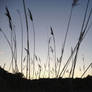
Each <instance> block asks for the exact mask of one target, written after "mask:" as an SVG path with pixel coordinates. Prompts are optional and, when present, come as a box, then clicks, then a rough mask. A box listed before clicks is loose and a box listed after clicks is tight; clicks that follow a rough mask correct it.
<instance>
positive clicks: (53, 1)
mask: <svg viewBox="0 0 92 92" xmlns="http://www.w3.org/2000/svg"><path fill="white" fill-rule="evenodd" d="M25 1H26V7H27V8H30V9H31V12H32V15H33V19H34V25H35V32H36V54H37V55H38V56H40V57H41V59H42V61H43V62H45V61H46V59H47V53H48V38H49V36H50V26H52V28H53V31H54V34H55V38H56V53H57V57H60V53H61V52H60V50H61V48H62V44H63V40H64V36H65V32H66V28H67V24H68V19H69V14H70V9H71V5H72V0H25ZM90 1H91V0H90ZM78 3H79V5H78V6H76V7H75V8H74V11H73V16H72V20H71V24H70V29H69V34H68V38H67V43H66V47H65V53H64V58H63V64H65V62H66V60H67V59H68V57H69V55H70V53H71V47H73V48H74V46H75V44H76V43H77V41H78V37H79V34H80V29H81V25H82V21H83V16H84V11H85V8H86V3H87V0H85V1H84V0H79V2H78ZM5 6H7V7H8V8H9V10H10V13H11V16H12V18H13V21H14V24H15V25H16V33H17V39H18V40H17V43H18V46H17V47H18V63H19V64H20V50H21V43H20V40H21V38H20V36H21V32H20V30H21V28H20V21H19V16H18V14H17V12H16V10H19V11H20V13H21V16H22V17H21V18H22V22H23V29H24V42H25V41H26V36H25V34H26V31H25V20H24V10H23V4H22V0H0V28H2V29H3V30H4V31H5V33H6V34H7V36H8V37H10V35H9V31H10V29H9V26H8V19H7V17H6V16H5V12H6V11H5ZM91 6H92V1H91V2H90V6H89V9H90V8H91ZM90 21H92V17H91V20H90ZM29 25H30V27H29V29H30V39H31V40H30V52H32V53H33V32H32V24H31V22H29ZM91 40H92V28H91V30H90V31H89V33H88V34H87V36H86V38H85V39H84V40H83V42H82V44H81V46H80V50H79V55H78V62H77V63H78V64H77V65H78V67H81V66H82V64H83V61H82V59H83V57H84V58H85V64H86V66H88V65H89V64H90V63H91V62H92V57H91V55H92V42H91ZM24 47H26V45H25V44H24ZM10 53H11V52H10V49H9V46H8V44H7V43H6V41H5V39H4V38H3V36H2V35H1V34H0V64H1V65H2V66H3V64H4V63H6V67H7V66H9V64H10V60H11V54H10ZM32 53H31V55H32ZM24 54H25V51H24ZM90 73H91V74H92V70H91V72H90Z"/></svg>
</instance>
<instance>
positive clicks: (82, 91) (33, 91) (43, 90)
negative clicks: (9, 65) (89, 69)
mask: <svg viewBox="0 0 92 92" xmlns="http://www.w3.org/2000/svg"><path fill="white" fill-rule="evenodd" d="M0 92H92V76H88V77H86V78H83V79H81V78H76V79H72V78H65V79H62V78H53V79H49V78H47V79H38V80H37V79H35V80H28V79H26V78H23V77H22V74H21V73H16V74H11V73H9V72H7V71H5V70H4V69H3V68H1V67H0Z"/></svg>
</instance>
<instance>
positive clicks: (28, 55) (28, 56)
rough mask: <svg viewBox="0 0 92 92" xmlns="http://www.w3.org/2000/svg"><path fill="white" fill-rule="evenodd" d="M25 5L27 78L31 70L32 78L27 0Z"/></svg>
mask: <svg viewBox="0 0 92 92" xmlns="http://www.w3.org/2000/svg"><path fill="white" fill-rule="evenodd" d="M23 7H24V14H25V20H26V31H27V66H26V78H27V77H28V72H29V79H30V51H29V29H28V20H27V12H26V6H25V0H23Z"/></svg>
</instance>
